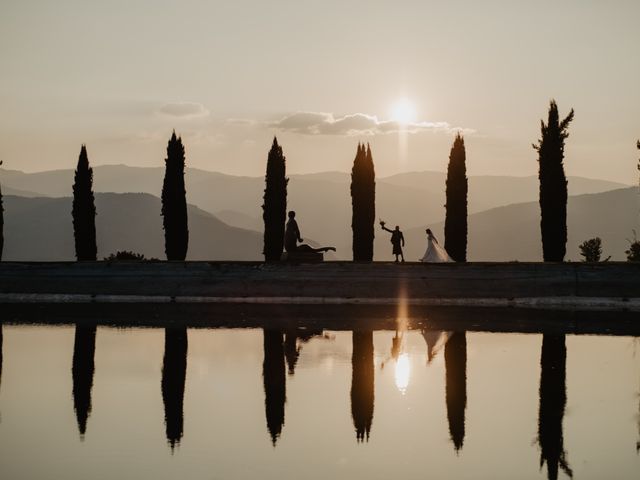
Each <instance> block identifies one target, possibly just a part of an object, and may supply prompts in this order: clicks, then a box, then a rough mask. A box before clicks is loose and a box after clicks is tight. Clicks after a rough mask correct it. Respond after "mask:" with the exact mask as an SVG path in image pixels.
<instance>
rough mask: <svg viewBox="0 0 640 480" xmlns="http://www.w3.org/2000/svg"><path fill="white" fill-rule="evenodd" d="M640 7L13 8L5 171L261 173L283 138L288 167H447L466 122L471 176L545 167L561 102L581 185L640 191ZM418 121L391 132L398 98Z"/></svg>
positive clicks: (255, 4)
mask: <svg viewBox="0 0 640 480" xmlns="http://www.w3.org/2000/svg"><path fill="white" fill-rule="evenodd" d="M639 18H640V2H639V1H637V0H630V1H624V0H618V1H616V0H612V1H607V2H604V1H590V0H566V1H562V2H558V1H549V2H547V1H538V2H530V1H516V0H508V1H452V0H447V1H438V2H432V1H427V0H420V1H401V0H395V1H393V2H392V1H385V2H377V1H372V0H369V1H348V0H339V1H334V0H323V1H304V0H296V1H294V0H292V1H283V0H270V1H264V0H254V1H242V0H234V1H229V2H216V1H211V0H209V1H197V0H182V1H173V2H168V1H161V0H127V1H120V0H109V1H108V2H106V1H100V2H98V1H93V0H57V1H53V0H48V1H44V0H41V1H33V0H2V1H1V2H0V59H1V60H2V63H1V69H0V72H1V73H0V159H2V160H4V161H5V167H6V168H12V169H19V170H26V171H35V170H45V169H51V168H69V167H73V166H74V165H75V162H76V161H77V157H78V153H79V149H80V144H81V143H83V142H84V143H86V144H87V147H88V151H89V157H90V160H91V161H92V163H93V164H95V165H98V164H113V163H126V164H130V165H162V164H163V159H164V155H165V148H166V142H167V140H168V138H169V136H170V134H171V130H172V128H175V129H176V132H178V133H179V134H181V135H182V136H183V139H184V141H185V145H186V150H187V163H188V165H190V166H193V167H199V168H205V169H209V170H218V171H222V172H228V173H235V174H244V175H256V176H257V175H262V174H263V173H264V167H265V161H266V155H267V151H268V148H269V146H270V142H271V138H272V136H273V135H274V134H277V135H278V138H279V139H280V141H281V143H282V144H283V146H284V150H285V155H286V156H287V161H288V169H289V172H291V173H302V172H314V171H324V170H342V171H346V170H348V169H350V167H351V163H352V161H353V157H354V155H355V149H356V144H357V142H358V141H366V142H370V143H371V145H372V148H373V153H374V160H375V162H376V168H377V172H378V173H379V174H380V175H389V174H393V173H396V172H399V171H407V170H444V169H445V166H446V162H447V157H448V153H449V148H450V144H451V141H452V135H453V132H455V131H456V130H457V129H463V132H464V133H465V141H466V144H467V159H468V160H467V161H468V169H469V172H470V173H471V174H503V175H528V174H535V173H536V172H537V162H536V152H535V151H534V150H533V149H532V148H531V143H533V142H535V141H536V140H537V138H538V137H539V128H540V125H539V121H540V119H541V118H543V117H544V116H545V115H546V110H547V107H548V102H549V100H550V99H551V98H555V99H556V100H557V102H558V105H559V108H560V111H561V113H563V114H566V113H567V112H568V111H569V109H570V108H571V107H573V108H574V109H575V111H576V118H575V120H574V123H573V124H572V126H571V129H570V132H571V136H570V137H569V139H568V141H567V147H566V154H567V160H566V166H567V171H568V172H569V173H570V174H574V175H583V176H588V177H598V178H607V179H612V180H618V181H623V182H626V183H634V182H635V181H636V178H637V170H636V163H637V158H638V151H637V150H636V148H635V141H636V139H637V138H638V137H640V83H639V79H640V53H639V47H640V28H639V27H638V25H639V23H638V19H639ZM403 98H405V99H407V100H406V102H407V103H408V107H407V110H408V111H409V112H408V113H411V110H413V111H414V112H413V113H414V117H413V119H412V120H411V124H410V125H409V126H408V127H407V126H404V127H403V128H404V130H405V132H404V133H398V128H397V127H398V125H397V123H394V122H390V121H391V120H394V118H397V117H398V112H397V111H396V110H397V108H396V107H395V106H396V105H397V102H399V101H400V100H401V99H403Z"/></svg>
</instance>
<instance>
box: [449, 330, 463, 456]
mask: <svg viewBox="0 0 640 480" xmlns="http://www.w3.org/2000/svg"><path fill="white" fill-rule="evenodd" d="M444 364H445V369H446V387H445V392H446V393H445V395H446V401H447V420H448V421H449V433H450V434H451V441H452V442H453V446H454V448H455V450H456V453H457V452H459V451H460V449H462V445H463V444H464V431H465V410H466V408H467V336H466V333H465V332H454V333H453V334H452V335H451V336H450V337H449V340H448V341H447V343H446V344H445V346H444Z"/></svg>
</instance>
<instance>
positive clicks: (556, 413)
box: [538, 334, 573, 480]
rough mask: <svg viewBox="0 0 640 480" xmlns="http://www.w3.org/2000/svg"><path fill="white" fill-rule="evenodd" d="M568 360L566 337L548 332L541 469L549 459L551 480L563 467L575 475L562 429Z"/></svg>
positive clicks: (543, 375)
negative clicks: (565, 449)
mask: <svg viewBox="0 0 640 480" xmlns="http://www.w3.org/2000/svg"><path fill="white" fill-rule="evenodd" d="M566 362H567V349H566V347H565V336H564V335H555V334H544V335H543V336H542V354H541V355H540V411H539V414H538V444H539V445H540V468H542V466H543V465H544V464H545V462H546V464H547V477H548V478H549V480H555V479H557V478H558V470H559V469H562V470H563V471H564V472H565V473H566V474H567V475H568V476H569V477H573V472H572V471H571V467H569V463H568V462H567V458H566V455H567V454H566V452H565V451H564V436H563V430H562V420H563V418H564V408H565V405H566V403H567V392H566V385H565V376H566Z"/></svg>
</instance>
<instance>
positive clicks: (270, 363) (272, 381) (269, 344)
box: [262, 329, 287, 446]
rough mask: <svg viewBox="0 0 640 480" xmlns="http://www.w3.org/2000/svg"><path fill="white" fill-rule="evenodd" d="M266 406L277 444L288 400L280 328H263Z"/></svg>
mask: <svg viewBox="0 0 640 480" xmlns="http://www.w3.org/2000/svg"><path fill="white" fill-rule="evenodd" d="M263 336H264V361H263V363H262V377H263V380H264V408H265V415H266V417H267V429H268V430H269V435H270V436H271V441H272V443H273V445H274V446H275V444H276V441H277V440H278V438H279V437H280V433H281V432H282V427H283V426H284V404H285V402H286V401H287V386H286V381H287V379H286V368H285V362H284V344H283V335H282V331H280V330H268V329H264V330H263Z"/></svg>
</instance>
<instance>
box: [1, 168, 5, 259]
mask: <svg viewBox="0 0 640 480" xmlns="http://www.w3.org/2000/svg"><path fill="white" fill-rule="evenodd" d="M0 165H2V160H0ZM3 248H4V206H3V205H2V186H1V185H0V260H2V249H3Z"/></svg>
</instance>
